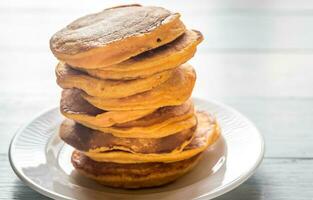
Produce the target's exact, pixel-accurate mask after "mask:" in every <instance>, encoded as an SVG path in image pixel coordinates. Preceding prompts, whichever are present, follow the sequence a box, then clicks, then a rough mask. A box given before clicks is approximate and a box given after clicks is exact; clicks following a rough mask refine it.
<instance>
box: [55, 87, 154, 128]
mask: <svg viewBox="0 0 313 200" xmlns="http://www.w3.org/2000/svg"><path fill="white" fill-rule="evenodd" d="M80 94H81V92H80V91H79V90H77V89H65V90H63V91H62V97H61V105H60V110H61V113H62V114H63V115H64V116H65V117H67V118H69V119H72V120H74V121H77V122H79V123H82V124H88V125H89V126H96V127H109V126H113V125H114V124H121V123H122V124H123V123H126V122H129V121H133V120H136V119H139V118H142V117H144V116H146V115H149V114H151V113H152V112H154V111H155V109H147V110H129V111H127V110H126V111H103V110H101V109H98V108H96V107H94V106H93V105H91V104H90V103H88V102H87V101H86V100H85V99H84V98H82V96H81V95H80Z"/></svg>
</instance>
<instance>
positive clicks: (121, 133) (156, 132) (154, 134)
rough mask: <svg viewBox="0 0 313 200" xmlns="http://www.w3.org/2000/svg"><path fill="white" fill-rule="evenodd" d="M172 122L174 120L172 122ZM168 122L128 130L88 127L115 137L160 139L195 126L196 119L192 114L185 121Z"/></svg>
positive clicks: (113, 127)
mask: <svg viewBox="0 0 313 200" xmlns="http://www.w3.org/2000/svg"><path fill="white" fill-rule="evenodd" d="M173 121H174V120H173ZM167 123H168V121H165V122H163V123H160V124H155V125H150V126H142V127H140V126H139V127H129V128H120V127H115V126H112V127H106V128H99V127H90V128H92V129H96V130H99V131H101V132H104V133H112V134H113V135H114V136H116V137H129V138H160V137H165V136H169V135H172V134H175V133H177V132H180V131H183V130H186V129H189V128H191V127H193V126H196V125H197V118H196V116H195V115H194V114H192V116H191V117H189V118H187V119H183V120H180V121H174V122H172V123H169V124H167Z"/></svg>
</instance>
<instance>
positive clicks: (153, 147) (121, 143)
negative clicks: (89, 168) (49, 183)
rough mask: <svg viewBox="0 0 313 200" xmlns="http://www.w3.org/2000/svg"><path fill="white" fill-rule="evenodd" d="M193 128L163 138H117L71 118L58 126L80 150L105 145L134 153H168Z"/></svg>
mask: <svg viewBox="0 0 313 200" xmlns="http://www.w3.org/2000/svg"><path fill="white" fill-rule="evenodd" d="M194 131H195V128H192V129H188V130H185V131H182V132H179V133H176V134H173V135H170V136H167V137H163V138H119V137H115V136H113V135H111V134H109V133H102V132H100V131H96V130H92V129H89V128H87V127H85V126H82V125H80V124H78V123H75V122H74V121H72V120H65V121H64V122H63V123H62V125H61V126H60V132H59V135H60V137H61V139H62V140H64V141H65V142H66V143H68V144H69V145H71V146H73V147H74V148H75V149H78V150H80V151H89V150H94V149H98V148H101V147H105V148H107V149H108V150H110V149H112V150H113V149H114V147H115V149H116V148H118V149H122V150H125V151H127V150H128V151H131V152H136V153H170V152H171V151H173V150H175V149H177V148H179V147H181V145H182V144H184V143H185V142H187V141H189V140H191V138H192V136H193V133H194Z"/></svg>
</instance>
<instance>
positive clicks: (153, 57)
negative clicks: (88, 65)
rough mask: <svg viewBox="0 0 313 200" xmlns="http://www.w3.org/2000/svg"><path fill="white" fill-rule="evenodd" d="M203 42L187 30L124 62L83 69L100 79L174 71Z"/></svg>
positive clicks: (129, 77)
mask: <svg viewBox="0 0 313 200" xmlns="http://www.w3.org/2000/svg"><path fill="white" fill-rule="evenodd" d="M202 40H203V36H202V34H201V33H200V32H199V31H195V30H187V31H186V32H185V33H184V34H183V35H182V36H180V37H179V38H177V39H176V40H174V41H173V42H171V43H168V44H166V45H164V46H161V47H158V48H156V49H152V50H150V51H147V52H144V53H142V54H139V55H137V56H135V57H132V58H130V59H128V60H126V61H124V62H121V63H118V64H115V65H111V66H108V67H103V68H99V69H85V70H84V71H86V72H87V73H88V74H90V75H91V76H94V77H98V78H102V79H119V80H120V79H124V80H126V79H135V78H143V77H147V76H151V75H153V74H156V73H159V72H162V71H165V70H169V69H174V68H176V67H177V66H180V65H181V64H183V63H185V62H187V61H188V60H189V59H190V58H192V57H193V55H194V54H195V52H196V48H197V45H198V44H199V43H200V42H201V41H202Z"/></svg>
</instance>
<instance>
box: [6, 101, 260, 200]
mask: <svg viewBox="0 0 313 200" xmlns="http://www.w3.org/2000/svg"><path fill="white" fill-rule="evenodd" d="M194 101H195V104H196V107H197V108H198V109H199V110H206V111H208V112H210V113H213V114H214V115H215V116H216V118H217V120H218V122H219V123H220V126H221V128H222V134H223V137H222V138H221V139H220V140H219V141H218V142H217V143H216V144H215V145H213V146H212V147H211V148H209V149H208V150H207V151H206V152H205V154H204V158H203V159H202V160H201V162H200V163H199V165H198V166H197V167H196V168H195V169H194V170H193V171H192V172H190V173H189V174H187V175H186V176H184V177H182V178H181V179H178V180H177V181H175V182H174V183H172V184H169V185H166V186H163V187H158V188H153V189H142V190H122V189H112V188H108V187H104V186H101V185H99V184H97V183H95V182H93V181H91V180H88V179H85V178H83V177H81V176H79V175H78V174H77V173H76V172H75V171H74V169H73V167H72V165H71V163H70V154H71V152H72V150H73V149H72V148H71V147H70V146H68V145H66V144H64V142H62V141H61V140H60V139H59V137H58V134H57V131H58V126H59V125H60V123H61V121H62V119H63V117H62V116H61V114H60V113H59V109H58V108H54V109H51V110H49V111H47V112H44V113H43V114H41V115H40V116H38V117H37V118H35V119H34V120H32V121H31V122H30V123H29V124H27V125H26V126H25V127H24V128H22V129H20V130H19V131H18V133H17V134H16V135H15V137H14V138H13V140H12V142H11V146H10V152H9V157H10V162H11V166H12V168H13V170H14V171H15V173H16V174H17V176H18V177H19V178H20V179H21V180H22V181H24V182H25V184H26V185H28V186H30V187H31V188H33V189H34V190H36V191H38V192H39V193H41V194H43V195H46V196H48V197H51V198H55V199H82V200H84V199H88V200H90V199H129V198H130V197H131V198H133V199H136V200H138V199H199V198H205V199H210V198H214V197H217V196H219V195H221V194H224V193H226V192H228V191H230V190H232V189H234V188H235V187H237V186H239V185H240V184H241V183H243V182H244V181H245V180H247V179H248V178H249V177H250V176H251V175H252V174H253V173H254V172H255V170H256V168H257V167H258V166H259V164H260V163H261V161H262V158H263V154H264V142H263V138H262V136H261V135H260V133H259V132H258V131H257V129H256V128H255V126H254V125H253V124H252V123H251V122H250V121H249V120H248V119H247V118H245V117H244V116H242V115H241V114H240V113H238V112H237V111H235V110H234V109H232V108H230V107H228V106H225V105H222V104H220V103H217V102H213V101H205V100H200V99H194Z"/></svg>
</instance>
